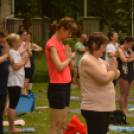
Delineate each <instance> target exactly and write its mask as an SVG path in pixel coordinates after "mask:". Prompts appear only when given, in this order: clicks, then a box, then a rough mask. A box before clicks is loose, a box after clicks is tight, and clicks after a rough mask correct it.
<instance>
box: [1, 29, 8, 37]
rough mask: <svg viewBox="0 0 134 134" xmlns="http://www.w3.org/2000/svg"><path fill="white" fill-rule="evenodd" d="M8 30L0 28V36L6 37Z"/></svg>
mask: <svg viewBox="0 0 134 134" xmlns="http://www.w3.org/2000/svg"><path fill="white" fill-rule="evenodd" d="M7 36H8V32H7V31H6V30H0V37H7Z"/></svg>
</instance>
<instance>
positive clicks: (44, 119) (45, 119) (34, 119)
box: [4, 83, 134, 134]
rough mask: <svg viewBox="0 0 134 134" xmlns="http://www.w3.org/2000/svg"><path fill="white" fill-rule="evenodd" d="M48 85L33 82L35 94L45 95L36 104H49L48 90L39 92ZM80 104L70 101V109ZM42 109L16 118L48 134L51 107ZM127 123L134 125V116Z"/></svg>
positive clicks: (39, 133)
mask: <svg viewBox="0 0 134 134" xmlns="http://www.w3.org/2000/svg"><path fill="white" fill-rule="evenodd" d="M47 86H48V83H35V84H33V90H32V91H33V92H34V93H35V94H40V95H44V97H36V103H35V106H49V104H48V101H47V97H46V92H38V90H47ZM72 91H75V92H72V93H71V96H76V97H81V94H80V93H79V92H78V89H72ZM116 92H117V93H118V92H119V89H118V86H117V89H116ZM131 94H133V95H134V88H133V89H132V90H131ZM129 104H133V105H134V102H131V103H129ZM80 105H81V102H70V107H69V109H75V108H80ZM116 107H117V109H118V108H119V105H118V102H116ZM40 110H41V112H39V111H38V110H35V111H34V112H32V113H28V114H26V115H23V116H21V117H16V118H15V119H16V120H17V119H23V120H25V123H26V125H25V127H34V128H35V129H36V133H37V134H48V131H49V124H50V113H49V109H40ZM73 115H74V114H72V113H68V116H67V121H66V123H68V122H69V121H70V120H71V118H72V117H73ZM76 115H77V116H78V118H79V119H80V120H81V121H82V122H83V123H84V124H86V123H85V120H84V118H83V117H82V115H81V114H76ZM4 120H7V117H4ZM127 123H129V126H131V127H132V126H133V127H134V117H129V118H127ZM16 134H18V133H16ZM19 134H22V133H19ZM27 134H30V133H27ZM109 134H117V133H115V132H113V131H110V132H109ZM119 134H129V133H119Z"/></svg>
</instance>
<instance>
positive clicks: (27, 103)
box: [15, 93, 35, 113]
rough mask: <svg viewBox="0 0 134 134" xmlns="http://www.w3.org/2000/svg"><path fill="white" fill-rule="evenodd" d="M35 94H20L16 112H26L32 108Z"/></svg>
mask: <svg viewBox="0 0 134 134" xmlns="http://www.w3.org/2000/svg"><path fill="white" fill-rule="evenodd" d="M34 104H35V96H34V94H33V93H31V94H29V95H23V94H21V95H20V99H19V102H18V105H17V107H16V109H15V111H16V112H20V113H28V112H31V111H33V110H34Z"/></svg>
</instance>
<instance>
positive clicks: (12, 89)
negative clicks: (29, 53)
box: [7, 33, 29, 132]
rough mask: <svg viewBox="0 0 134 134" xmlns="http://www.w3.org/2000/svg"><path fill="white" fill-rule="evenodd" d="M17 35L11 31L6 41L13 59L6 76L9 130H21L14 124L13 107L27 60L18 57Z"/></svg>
mask: <svg viewBox="0 0 134 134" xmlns="http://www.w3.org/2000/svg"><path fill="white" fill-rule="evenodd" d="M18 42H19V35H17V34H15V33H12V34H10V35H9V36H8V37H7V43H8V45H10V53H9V55H10V57H12V59H13V61H14V62H13V63H12V65H11V64H10V65H9V76H8V84H7V87H8V93H9V102H10V104H9V108H8V113H7V117H8V121H9V132H21V131H22V130H20V129H18V128H16V127H15V126H14V118H15V108H16V106H17V104H18V101H19V98H20V92H21V88H22V87H23V85H24V80H25V73H24V67H23V66H24V65H25V64H26V63H27V61H28V60H29V58H28V57H23V58H21V57H20V54H19V52H18V51H17V50H18V47H19V44H18Z"/></svg>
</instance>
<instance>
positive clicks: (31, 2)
mask: <svg viewBox="0 0 134 134" xmlns="http://www.w3.org/2000/svg"><path fill="white" fill-rule="evenodd" d="M6 1H10V0H6ZM132 2H133V3H134V0H87V9H88V13H87V14H88V16H100V17H101V28H103V26H104V25H107V26H109V27H113V28H114V29H115V30H116V31H120V30H121V31H123V32H127V33H130V31H131V20H132V17H131V12H132V11H133V10H134V9H133V10H132ZM15 15H16V16H17V17H21V18H24V20H25V22H28V21H30V19H31V18H34V17H43V16H47V17H49V18H50V21H53V20H59V19H60V18H62V17H65V16H69V17H72V18H74V19H75V20H77V19H78V18H80V17H83V16H84V0H21V1H20V0H15Z"/></svg>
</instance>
